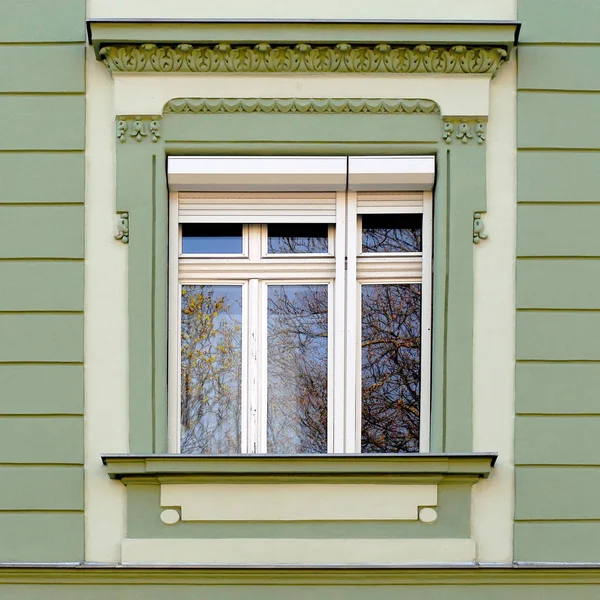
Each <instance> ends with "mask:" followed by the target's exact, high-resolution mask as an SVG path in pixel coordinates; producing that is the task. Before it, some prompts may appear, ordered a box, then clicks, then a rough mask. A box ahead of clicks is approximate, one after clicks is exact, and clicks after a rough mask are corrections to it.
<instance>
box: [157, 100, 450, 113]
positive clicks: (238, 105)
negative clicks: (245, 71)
mask: <svg viewBox="0 0 600 600" xmlns="http://www.w3.org/2000/svg"><path fill="white" fill-rule="evenodd" d="M235 112H241V113H256V112H264V113H371V114H377V113H384V114H387V113H406V114H412V113H423V114H439V113H440V107H439V105H438V104H437V103H436V102H434V101H433V100H422V99H415V100H405V99H393V98H377V99H368V98H356V99H351V98H306V99H303V98H182V99H177V100H171V101H170V102H168V103H167V104H166V105H165V109H164V113H165V114H169V113H177V114H185V113H190V114H198V113H235Z"/></svg>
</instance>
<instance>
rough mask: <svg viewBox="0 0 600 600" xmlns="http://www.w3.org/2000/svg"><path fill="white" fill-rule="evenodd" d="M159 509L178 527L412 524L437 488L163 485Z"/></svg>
mask: <svg viewBox="0 0 600 600" xmlns="http://www.w3.org/2000/svg"><path fill="white" fill-rule="evenodd" d="M242 499H243V500H242ZM160 504H161V506H165V507H180V508H181V520H182V521H416V520H418V518H419V508H420V507H423V506H437V485H397V484H392V485H386V484H383V485H379V484H364V483H354V484H343V483H338V484H336V483H321V484H304V483H291V484H284V483H276V484H256V483H254V484H253V483H241V484H236V483H229V484H228V483H223V484H203V483H202V484H190V483H183V484H179V483H178V484H162V485H161V486H160Z"/></svg>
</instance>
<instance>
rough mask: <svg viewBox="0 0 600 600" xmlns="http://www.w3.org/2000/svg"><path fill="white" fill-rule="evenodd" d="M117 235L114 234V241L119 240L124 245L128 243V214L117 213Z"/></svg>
mask: <svg viewBox="0 0 600 600" xmlns="http://www.w3.org/2000/svg"><path fill="white" fill-rule="evenodd" d="M117 215H118V220H117V233H116V234H115V240H119V241H121V242H123V243H124V244H128V243H129V213H128V212H120V213H117Z"/></svg>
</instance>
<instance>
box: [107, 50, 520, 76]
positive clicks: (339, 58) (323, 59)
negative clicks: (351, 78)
mask: <svg viewBox="0 0 600 600" xmlns="http://www.w3.org/2000/svg"><path fill="white" fill-rule="evenodd" d="M100 58H101V59H102V61H103V62H104V64H105V65H106V66H107V68H108V69H110V70H111V71H117V72H126V73H140V72H144V71H146V72H148V71H150V72H158V73H178V72H192V73H219V72H221V73H223V72H225V73H396V74H398V73H441V74H450V73H457V74H478V75H481V74H488V75H492V76H493V75H495V74H496V72H497V71H498V69H499V68H500V66H501V65H502V64H503V63H504V62H505V61H506V60H507V59H508V52H507V51H506V49H505V48H502V47H493V46H483V47H479V46H474V47H472V46H464V45H455V46H429V45H427V44H417V45H416V46H392V45H390V44H377V45H373V46H360V45H357V46H353V45H352V44H349V43H346V42H342V43H338V44H328V45H319V46H312V45H311V44H307V43H298V44H296V45H289V46H271V44H269V43H267V42H261V43H259V44H256V45H254V46H244V45H235V46H232V45H231V44H228V43H225V42H222V43H219V44H216V45H214V46H207V45H193V44H190V43H186V44H177V45H168V44H164V45H161V46H157V45H156V44H139V45H123V46H105V47H104V48H102V49H101V50H100Z"/></svg>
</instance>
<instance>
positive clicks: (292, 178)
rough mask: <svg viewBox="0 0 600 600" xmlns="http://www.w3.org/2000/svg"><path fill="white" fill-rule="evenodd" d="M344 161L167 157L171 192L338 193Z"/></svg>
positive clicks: (342, 185)
mask: <svg viewBox="0 0 600 600" xmlns="http://www.w3.org/2000/svg"><path fill="white" fill-rule="evenodd" d="M346 163H347V161H346V158H345V157H344V158H340V157H331V156H313V157H306V156H282V157H277V158H273V157H267V156H258V157H250V156H246V157H242V156H231V157H222V156H202V157H200V156H193V157H190V156H169V157H168V162H167V174H168V182H169V189H170V190H171V191H179V192H184V191H190V192H191V191H194V192H198V191H244V192H252V191H264V192H269V191H294V192H304V191H312V190H314V191H319V192H323V191H334V192H337V191H340V190H343V189H345V187H346V166H347V164H346Z"/></svg>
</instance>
